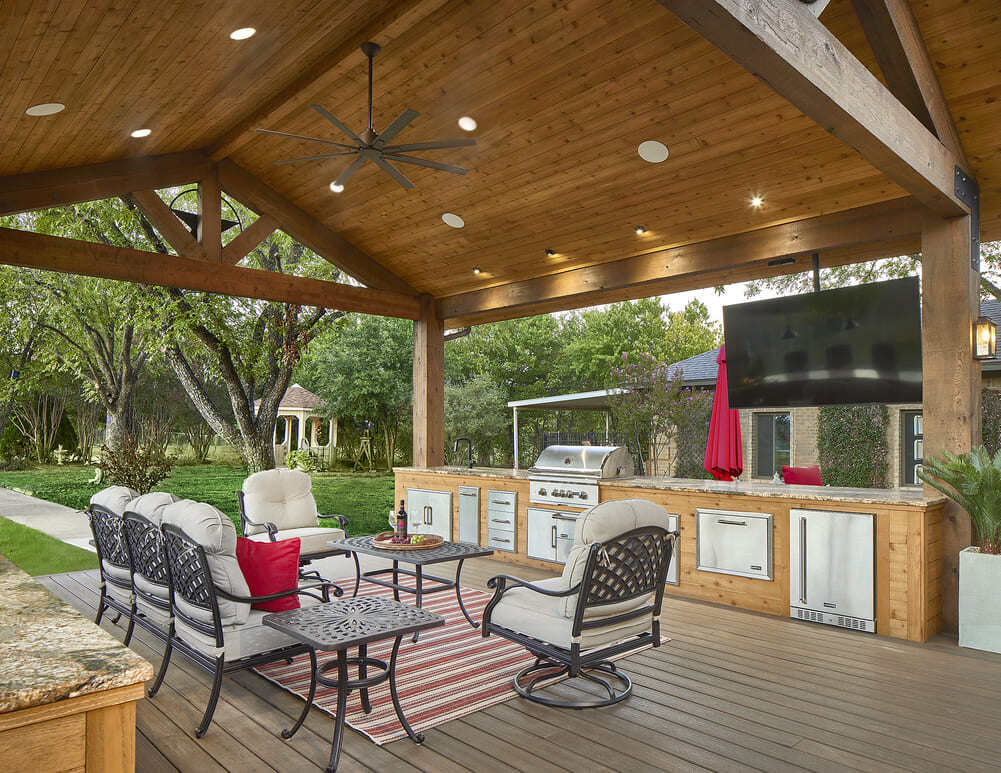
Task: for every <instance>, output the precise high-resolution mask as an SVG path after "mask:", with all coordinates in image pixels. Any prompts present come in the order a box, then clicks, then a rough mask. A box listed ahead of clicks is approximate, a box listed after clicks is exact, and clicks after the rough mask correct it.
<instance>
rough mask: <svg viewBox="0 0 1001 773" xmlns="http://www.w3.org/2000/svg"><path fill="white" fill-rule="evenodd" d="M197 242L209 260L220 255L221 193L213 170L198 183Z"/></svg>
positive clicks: (218, 257)
mask: <svg viewBox="0 0 1001 773" xmlns="http://www.w3.org/2000/svg"><path fill="white" fill-rule="evenodd" d="M198 242H199V243H200V244H201V245H202V248H203V249H204V250H205V255H206V257H207V258H208V259H209V260H220V258H221V255H222V191H221V190H220V189H219V175H218V173H217V172H216V170H215V169H213V170H212V171H211V172H209V174H207V175H206V176H205V179H204V180H201V181H200V182H199V183H198Z"/></svg>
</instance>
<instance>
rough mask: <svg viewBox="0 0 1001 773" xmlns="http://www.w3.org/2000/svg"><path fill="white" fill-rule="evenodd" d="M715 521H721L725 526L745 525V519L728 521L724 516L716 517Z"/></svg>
mask: <svg viewBox="0 0 1001 773" xmlns="http://www.w3.org/2000/svg"><path fill="white" fill-rule="evenodd" d="M716 523H722V524H725V525H727V526H747V521H730V520H727V519H726V518H717V519H716Z"/></svg>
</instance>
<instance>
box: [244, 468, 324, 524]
mask: <svg viewBox="0 0 1001 773" xmlns="http://www.w3.org/2000/svg"><path fill="white" fill-rule="evenodd" d="M243 509H244V512H246V514H247V517H248V518H249V519H250V520H251V521H254V522H256V523H261V524H263V523H267V522H270V523H273V524H275V525H276V526H277V527H278V529H279V531H285V530H287V529H300V528H306V527H311V526H313V527H315V526H319V525H320V522H319V520H318V519H317V516H316V500H315V499H313V482H312V480H310V477H309V475H307V474H306V473H304V472H302V471H301V470H290V469H288V468H287V467H278V468H277V469H274V470H262V471H261V472H255V473H254V474H253V475H251V476H250V477H248V478H247V479H246V480H244V481H243ZM266 531H267V530H266V529H265V528H264V527H263V526H251V525H249V524H248V525H247V526H246V536H248V537H250V536H251V535H254V534H259V533H266Z"/></svg>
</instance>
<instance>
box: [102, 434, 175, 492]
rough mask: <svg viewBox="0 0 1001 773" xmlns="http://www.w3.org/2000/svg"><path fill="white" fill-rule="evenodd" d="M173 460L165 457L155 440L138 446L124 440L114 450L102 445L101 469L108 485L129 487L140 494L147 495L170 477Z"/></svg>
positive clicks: (135, 443) (127, 437)
mask: <svg viewBox="0 0 1001 773" xmlns="http://www.w3.org/2000/svg"><path fill="white" fill-rule="evenodd" d="M173 466H174V460H173V458H171V457H170V456H167V454H165V453H164V452H163V449H162V448H161V447H160V444H159V443H158V442H157V441H156V440H152V441H151V442H146V443H139V442H137V441H136V439H135V438H133V437H130V436H126V437H123V438H122V440H121V443H120V444H119V446H118V448H117V449H112V448H109V447H108V446H101V468H102V469H103V470H104V473H105V478H106V480H107V482H108V483H109V484H112V485H118V486H128V487H129V488H132V489H135V490H136V491H138V492H139V493H140V494H148V493H149V492H150V491H152V490H153V487H154V486H155V485H156V484H157V483H159V482H160V481H161V480H163V479H164V478H166V477H167V476H168V475H169V474H170V470H171V468H172V467H173Z"/></svg>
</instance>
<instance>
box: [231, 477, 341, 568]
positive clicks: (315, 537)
mask: <svg viewBox="0 0 1001 773" xmlns="http://www.w3.org/2000/svg"><path fill="white" fill-rule="evenodd" d="M312 488H313V482H312V480H310V477H309V475H307V474H306V473H304V472H302V471H301V470H290V469H288V468H286V467H279V468H277V469H274V470H262V471H261V472H255V473H254V474H253V475H251V476H250V477H248V478H247V479H246V480H245V481H243V488H242V489H241V490H240V491H238V492H236V498H237V501H238V502H239V505H240V520H241V525H242V528H243V534H244V536H245V537H249V538H250V539H252V540H257V541H259V542H266V541H271V542H277V541H278V540H283V539H292V538H293V537H298V538H299V541H300V545H301V548H300V551H299V564H300V566H308V565H309V564H310V563H311V562H312V561H314V560H317V559H320V558H328V557H330V556H338V555H347V553H345V552H344V551H343V550H332V549H331V548H329V547H328V546H327V543H328V542H331V541H333V540H341V539H344V528H345V527H346V526H347V523H348V519H347V518H346V517H345V516H343V515H330V516H324V517H325V518H334V519H336V520H337V522H338V524H339V525H340V528H337V527H326V526H320V520H319V518H320V516H319V515H318V514H317V512H316V500H315V499H314V498H313V491H312ZM303 577H304V578H305V577H312V578H314V579H320V577H319V574H317V573H316V572H305V573H303Z"/></svg>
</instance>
